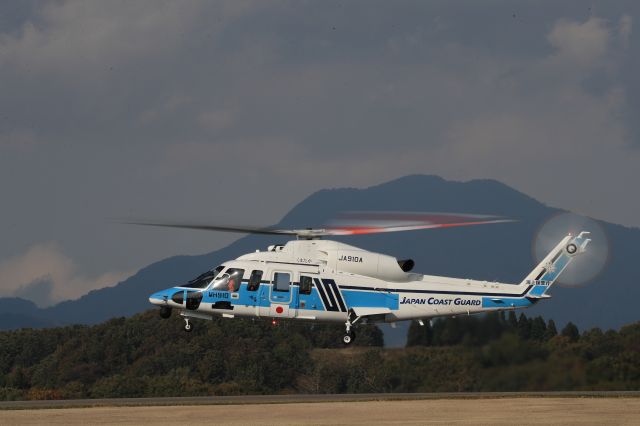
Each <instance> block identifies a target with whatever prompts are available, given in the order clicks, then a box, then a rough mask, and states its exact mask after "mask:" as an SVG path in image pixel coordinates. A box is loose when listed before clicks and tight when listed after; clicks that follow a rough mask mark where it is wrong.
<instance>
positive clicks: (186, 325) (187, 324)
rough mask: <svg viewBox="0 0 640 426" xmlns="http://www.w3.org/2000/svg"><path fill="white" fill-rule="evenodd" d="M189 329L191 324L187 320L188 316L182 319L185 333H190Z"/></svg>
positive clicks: (191, 328)
mask: <svg viewBox="0 0 640 426" xmlns="http://www.w3.org/2000/svg"><path fill="white" fill-rule="evenodd" d="M191 330H193V325H192V324H191V323H190V322H189V319H188V318H185V319H184V331H186V332H187V333H191Z"/></svg>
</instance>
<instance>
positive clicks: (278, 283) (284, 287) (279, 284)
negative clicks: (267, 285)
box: [273, 272, 291, 291]
mask: <svg viewBox="0 0 640 426" xmlns="http://www.w3.org/2000/svg"><path fill="white" fill-rule="evenodd" d="M290 285H291V275H290V274H289V273H288V272H276V273H275V274H273V289H274V290H275V291H289V286H290Z"/></svg>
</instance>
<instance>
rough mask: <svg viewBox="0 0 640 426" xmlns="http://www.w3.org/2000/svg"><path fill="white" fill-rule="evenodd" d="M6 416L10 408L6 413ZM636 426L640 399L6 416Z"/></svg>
mask: <svg viewBox="0 0 640 426" xmlns="http://www.w3.org/2000/svg"><path fill="white" fill-rule="evenodd" d="M5 408H7V407H5ZM169 423H176V424H199V423H208V424H225V425H240V424H273V425H278V426H283V425H336V424H355V425H368V424H372V423H374V424H403V425H405V424H463V425H477V424H490V425H502V424H504V425H513V424H517V425H521V424H532V425H541V424H544V425H554V424H562V425H578V424H579V425H589V424H593V425H604V424H607V425H637V424H640V398H638V397H625V396H619V397H584V396H583V397H500V398H474V399H466V398H465V399H463V398H454V399H433V398H429V399H421V400H420V399H418V400H384V401H351V402H313V403H311V402H309V403H301V402H296V403H269V404H262V403H258V404H256V403H247V404H241V403H232V404H231V405H222V404H215V405H204V404H201V405H170V406H169V405H162V406H160V405H156V406H124V407H112V406H98V407H83V408H55V409H51V408H48V409H34V408H22V409H5V410H0V424H1V425H15V424H64V425H75V424H150V425H151V424H152V425H158V424H169Z"/></svg>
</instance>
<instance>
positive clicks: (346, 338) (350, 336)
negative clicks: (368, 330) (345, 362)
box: [342, 331, 356, 345]
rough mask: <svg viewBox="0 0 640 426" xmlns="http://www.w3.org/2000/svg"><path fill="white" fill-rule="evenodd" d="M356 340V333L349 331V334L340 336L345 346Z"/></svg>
mask: <svg viewBox="0 0 640 426" xmlns="http://www.w3.org/2000/svg"><path fill="white" fill-rule="evenodd" d="M354 340H356V333H354V332H353V331H350V332H349V333H347V334H345V335H344V336H342V343H344V344H345V345H350V344H351V343H353V341H354Z"/></svg>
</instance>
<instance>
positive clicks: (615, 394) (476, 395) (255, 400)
mask: <svg viewBox="0 0 640 426" xmlns="http://www.w3.org/2000/svg"><path fill="white" fill-rule="evenodd" d="M623 397H624V398H639V397H640V391H607V392H605V391H602V392H601V391H591V392H434V393H376V394H330V395H317V394H314V395H307V394H293V395H241V396H193V397H168V398H109V399H67V400H52V401H1V402H0V410H11V409H38V408H42V409H44V408H81V407H144V406H151V407H152V406H166V405H173V406H180V405H237V404H291V403H322V402H357V401H361V402H364V401H411V400H427V399H431V400H433V399H498V398H623Z"/></svg>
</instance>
